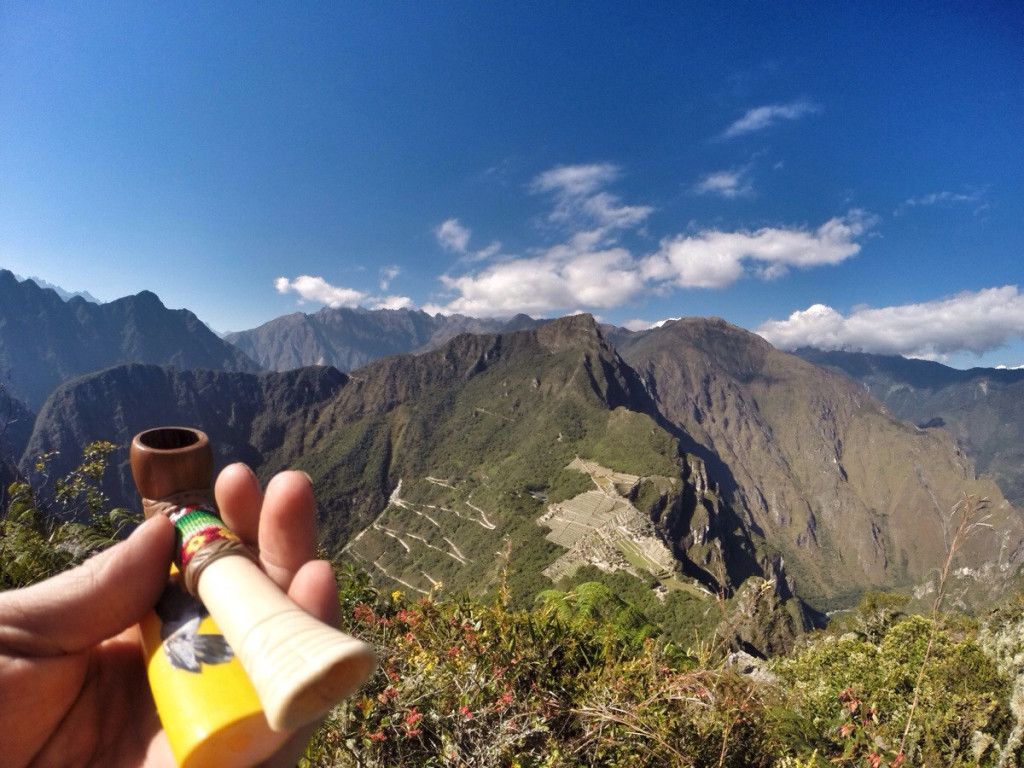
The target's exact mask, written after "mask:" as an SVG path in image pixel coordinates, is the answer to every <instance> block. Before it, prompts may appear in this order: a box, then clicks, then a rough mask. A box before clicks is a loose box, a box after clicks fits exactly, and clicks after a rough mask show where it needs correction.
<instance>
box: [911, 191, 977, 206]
mask: <svg viewBox="0 0 1024 768" xmlns="http://www.w3.org/2000/svg"><path fill="white" fill-rule="evenodd" d="M983 196H984V193H983V192H982V191H980V190H978V191H974V192H970V193H966V194H965V193H961V192H949V191H943V192H931V193H929V194H927V195H921V196H920V197H911V198H909V199H908V200H905V201H904V202H903V204H904V205H906V206H917V205H926V206H927V205H938V204H939V203H976V202H978V201H979V200H981V198H982V197H983Z"/></svg>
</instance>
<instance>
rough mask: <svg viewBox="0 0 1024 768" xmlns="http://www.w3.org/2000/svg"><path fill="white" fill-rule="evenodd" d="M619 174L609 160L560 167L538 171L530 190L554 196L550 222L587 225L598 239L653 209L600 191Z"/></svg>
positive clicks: (631, 224) (572, 226) (634, 223)
mask: <svg viewBox="0 0 1024 768" xmlns="http://www.w3.org/2000/svg"><path fill="white" fill-rule="evenodd" d="M619 175H620V172H619V169H618V167H617V166H615V165H612V164H610V163H597V164H592V165H569V166H561V167H559V168H553V169H552V170H550V171H545V172H544V173H542V174H540V175H539V176H538V177H537V178H535V179H534V180H533V183H532V184H531V185H530V189H531V191H533V192H539V193H552V194H553V195H554V198H555V208H554V210H553V211H552V212H551V214H550V216H549V217H548V219H549V220H550V221H552V222H555V223H557V224H560V225H562V226H563V227H565V228H567V229H570V230H575V231H580V230H584V229H586V228H590V231H591V232H592V233H593V237H594V238H595V239H601V238H602V237H604V236H605V235H607V234H610V233H611V232H613V231H615V230H620V229H629V228H630V227H635V226H637V225H639V224H640V223H641V222H642V221H644V219H646V218H647V217H648V216H650V215H651V213H652V212H653V210H654V209H653V208H651V207H649V206H645V205H622V204H620V202H619V198H618V197H616V196H615V195H612V194H610V193H608V192H605V191H603V187H604V186H605V185H607V184H609V183H611V182H612V181H614V180H615V179H617V178H618V177H619Z"/></svg>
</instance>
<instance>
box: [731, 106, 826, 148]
mask: <svg viewBox="0 0 1024 768" xmlns="http://www.w3.org/2000/svg"><path fill="white" fill-rule="evenodd" d="M820 111H821V107H819V106H818V105H816V104H812V103H811V102H809V101H803V100H801V101H794V102H792V103H790V104H769V105H766V106H763V107H755V108H753V109H750V110H747V113H746V114H745V115H743V117H741V118H740V119H739V120H737V121H736V122H735V123H733V124H732V125H730V126H729V127H728V128H726V129H725V132H724V133H723V134H722V138H726V139H731V138H733V137H734V136H742V135H743V134H747V133H754V132H756V131H763V130H765V129H767V128H771V127H772V126H774V125H776V124H777V123H779V122H782V121H783V120H799V119H800V118H802V117H805V116H807V115H813V114H815V113H817V112H820Z"/></svg>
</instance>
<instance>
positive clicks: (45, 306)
mask: <svg viewBox="0 0 1024 768" xmlns="http://www.w3.org/2000/svg"><path fill="white" fill-rule="evenodd" d="M132 362H134V363H150V364H154V365H166V366H173V367H174V368H176V369H178V370H185V369H189V368H209V369H211V370H222V371H249V372H256V371H258V370H260V369H259V366H257V365H256V363H254V362H253V361H252V360H250V359H249V358H248V357H246V356H245V355H244V354H243V353H242V352H241V351H240V350H238V349H237V348H235V347H233V346H232V345H230V344H228V343H227V342H225V341H223V340H222V339H220V338H219V337H218V336H217V335H216V334H215V333H213V331H211V330H210V329H209V328H207V327H206V326H205V325H204V324H203V323H202V322H201V321H200V320H199V318H197V317H196V316H195V315H194V314H192V313H191V312H189V311H188V310H185V309H178V310H171V309H167V308H166V307H165V306H164V305H163V304H162V303H161V302H160V299H159V298H157V296H156V295H155V294H153V293H150V292H149V291H143V292H142V293H140V294H138V295H136V296H126V297H125V298H122V299H118V300H117V301H112V302H109V303H107V304H93V303H91V302H88V301H86V300H85V299H83V298H81V297H80V296H75V297H72V298H71V299H70V300H69V301H67V302H65V301H63V300H62V299H61V298H60V296H59V295H58V294H57V293H56V292H55V291H53V290H52V289H49V288H46V289H43V288H40V287H39V286H37V285H36V284H35V283H33V282H32V281H31V280H26V281H24V282H18V280H16V279H15V277H14V275H13V274H12V273H11V272H9V271H7V270H0V375H3V376H9V379H8V380H7V384H8V387H9V389H10V393H11V394H12V395H13V396H14V397H17V398H18V399H20V400H21V401H22V402H24V403H25V404H26V405H27V406H28V407H29V408H30V409H32V410H34V411H37V410H38V409H39V408H40V407H41V406H42V404H43V402H44V401H45V400H46V398H47V397H48V396H49V394H50V393H51V392H52V391H53V390H54V389H55V388H56V387H57V386H58V385H59V384H61V383H62V382H65V381H68V380H70V379H73V378H75V377H77V376H82V375H84V374H87V373H91V372H93V371H99V370H104V369H106V368H110V367H113V366H115V365H119V364H122V363H132Z"/></svg>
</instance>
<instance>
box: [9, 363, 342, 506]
mask: <svg viewBox="0 0 1024 768" xmlns="http://www.w3.org/2000/svg"><path fill="white" fill-rule="evenodd" d="M347 381H348V377H347V376H345V374H343V373H341V372H339V371H337V370H336V369H334V368H305V369H301V370H298V371H291V372H288V373H265V374H251V373H228V372H223V371H209V370H193V371H174V370H173V369H169V368H161V367H158V366H153V365H135V364H133V365H125V366H118V367H116V368H111V369H108V370H106V371H101V372H99V373H94V374H89V375H87V376H83V377H80V378H78V379H75V380H73V381H70V382H68V383H67V384H64V385H62V386H61V387H59V388H58V389H57V390H56V391H55V392H54V393H53V395H51V397H50V398H49V399H48V400H47V401H46V403H45V405H44V406H43V408H42V410H41V411H40V412H39V416H38V417H37V419H36V424H35V430H34V431H33V433H32V437H31V439H30V440H29V442H28V446H27V448H26V450H25V452H24V455H23V459H22V462H21V466H22V470H23V471H24V472H28V471H29V470H30V469H31V466H32V463H33V461H34V460H35V458H36V457H38V456H41V455H43V454H44V453H50V452H56V453H57V455H56V456H54V457H53V463H52V471H53V473H54V475H56V476H62V475H63V474H65V473H67V472H68V471H70V470H71V469H73V468H74V467H75V466H77V465H78V463H79V460H80V458H81V452H82V448H83V447H84V446H85V445H87V444H88V443H89V442H92V441H95V440H108V441H110V442H112V443H114V444H115V445H117V446H118V447H119V450H118V452H117V453H116V454H114V455H113V456H112V462H113V466H114V469H115V471H113V472H109V473H108V476H107V478H106V480H107V482H106V484H105V488H104V490H105V491H106V492H107V493H108V495H109V496H110V498H111V501H112V503H114V504H115V505H121V506H126V507H129V508H138V501H137V492H136V490H135V485H134V482H133V481H132V478H131V470H130V468H129V466H128V445H129V444H130V442H131V438H132V436H133V435H135V434H137V433H138V432H141V431H142V430H144V429H150V428H153V427H159V426H172V425H181V426H194V427H198V428H200V429H203V430H204V431H205V432H207V433H208V434H209V436H210V440H211V443H212V444H213V447H214V451H215V454H216V460H217V466H218V469H219V468H220V467H223V466H224V465H226V464H227V463H230V462H233V461H243V462H245V463H247V464H249V465H250V466H252V467H254V468H260V467H265V466H268V464H269V465H271V466H273V467H274V468H279V467H284V466H287V465H288V464H289V463H290V462H291V461H293V460H294V459H295V458H296V457H297V456H299V455H301V453H302V444H303V441H304V440H305V438H306V435H307V431H308V422H309V421H310V420H316V418H317V417H318V415H319V410H320V408H322V407H323V405H324V404H325V403H326V402H328V401H329V400H330V399H331V398H332V397H334V395H335V394H336V393H337V391H338V390H339V389H341V388H343V387H344V386H345V384H346V382H347Z"/></svg>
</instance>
